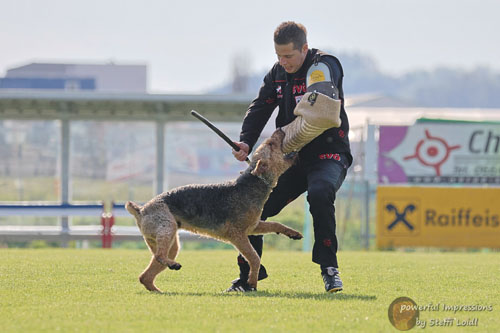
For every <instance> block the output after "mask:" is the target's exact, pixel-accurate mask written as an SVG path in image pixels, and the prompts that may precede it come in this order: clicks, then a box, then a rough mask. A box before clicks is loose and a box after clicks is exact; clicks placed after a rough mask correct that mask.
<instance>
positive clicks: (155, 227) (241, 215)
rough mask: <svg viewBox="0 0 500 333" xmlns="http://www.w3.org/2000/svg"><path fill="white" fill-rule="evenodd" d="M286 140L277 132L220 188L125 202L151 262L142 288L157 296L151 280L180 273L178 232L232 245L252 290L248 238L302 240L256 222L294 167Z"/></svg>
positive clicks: (253, 262) (254, 273)
mask: <svg viewBox="0 0 500 333" xmlns="http://www.w3.org/2000/svg"><path fill="white" fill-rule="evenodd" d="M284 136H285V134H284V132H283V131H281V130H280V129H278V130H276V131H275V132H274V133H273V135H272V136H271V137H270V138H268V139H266V140H265V141H264V142H263V143H262V144H261V145H260V146H259V147H258V148H257V150H256V151H255V153H254V154H253V157H252V162H251V163H250V166H249V167H248V168H247V169H246V170H245V171H244V172H243V173H242V174H241V175H240V176H239V177H238V178H237V179H236V180H233V181H229V182H226V183H221V184H210V185H187V186H182V187H178V188H175V189H173V190H171V191H168V192H165V193H162V194H160V195H158V196H156V197H155V198H153V199H152V200H151V201H149V202H148V203H146V204H145V205H144V206H142V207H140V206H139V205H137V204H135V203H133V202H130V201H129V202H127V204H126V205H125V207H126V208H127V210H128V211H129V212H130V213H131V214H132V215H134V217H135V219H136V221H137V225H138V226H139V229H140V230H141V233H142V235H143V236H144V240H145V241H146V243H147V245H148V246H149V248H150V249H151V252H152V253H153V257H152V258H151V262H150V263H149V266H148V267H147V268H146V270H145V271H144V272H143V273H142V274H141V275H140V277H139V280H140V282H141V283H142V284H143V285H144V286H145V287H146V289H148V290H150V291H160V290H159V289H158V288H157V287H156V286H155V284H154V280H155V277H156V276H157V275H158V274H159V273H160V272H161V271H163V270H164V269H165V268H166V267H168V268H170V269H175V270H178V269H180V268H181V265H180V264H179V263H177V262H176V261H175V258H176V256H177V253H178V251H179V239H178V235H177V230H178V229H185V230H188V231H191V232H194V233H197V234H202V235H206V236H210V237H212V238H215V239H218V240H221V241H224V242H228V243H231V244H232V245H233V246H234V247H235V248H236V249H237V250H238V251H239V252H240V253H241V254H242V255H243V256H244V257H245V259H246V260H247V261H248V263H249V265H250V273H249V277H248V284H249V285H250V287H252V288H253V289H255V290H256V288H257V277H258V273H259V268H260V258H259V256H258V255H257V252H255V250H254V248H253V247H252V245H251V244H250V242H249V240H248V235H256V234H266V233H278V234H284V235H286V236H288V237H290V238H292V239H301V238H302V234H301V233H300V232H298V231H296V230H293V229H291V228H288V227H287V226H285V225H283V224H281V223H277V222H265V221H261V220H260V215H261V213H262V208H263V206H264V203H265V202H266V201H267V198H268V197H269V194H270V193H271V191H272V190H273V188H274V187H275V186H276V184H277V181H278V178H279V176H280V175H281V174H282V173H283V172H285V171H286V170H287V169H288V168H289V167H290V166H291V165H292V164H293V163H294V162H295V155H290V154H289V155H284V154H283V150H282V143H283V138H284Z"/></svg>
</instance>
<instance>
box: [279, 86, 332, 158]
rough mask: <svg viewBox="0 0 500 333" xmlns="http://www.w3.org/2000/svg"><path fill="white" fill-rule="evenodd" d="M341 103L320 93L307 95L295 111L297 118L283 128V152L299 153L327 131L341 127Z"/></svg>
mask: <svg viewBox="0 0 500 333" xmlns="http://www.w3.org/2000/svg"><path fill="white" fill-rule="evenodd" d="M340 103H341V102H340V100H336V99H333V98H330V97H328V96H326V95H323V94H321V93H318V92H308V93H306V94H305V95H304V96H303V97H302V99H301V100H300V102H299V104H297V106H296V107H295V109H294V110H293V113H294V114H295V115H296V116H297V118H295V120H294V121H292V122H291V123H290V124H288V125H286V126H284V127H282V128H281V129H282V130H283V131H284V132H285V138H284V140H283V152H284V153H290V152H292V151H299V150H300V149H301V148H302V147H304V146H305V145H306V144H308V143H309V142H311V141H312V140H314V139H315V138H316V137H318V136H319V135H320V134H321V133H323V132H324V131H326V130H327V129H330V128H332V127H340V124H341V120H340Z"/></svg>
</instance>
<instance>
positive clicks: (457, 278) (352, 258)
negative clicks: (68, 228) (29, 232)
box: [0, 249, 500, 332]
mask: <svg viewBox="0 0 500 333" xmlns="http://www.w3.org/2000/svg"><path fill="white" fill-rule="evenodd" d="M235 257H236V252H235V251H181V253H180V255H179V258H178V261H179V262H180V263H181V264H182V265H183V268H182V269H181V270H180V271H175V272H173V271H166V272H164V273H162V274H161V275H160V276H159V277H158V279H157V285H158V287H159V288H161V289H163V290H164V291H165V293H164V294H154V293H149V292H147V291H146V290H145V289H144V288H143V287H142V286H141V285H140V284H139V282H138V281H137V276H138V275H139V274H140V272H141V271H142V270H143V269H144V267H145V266H146V264H147V262H148V260H149V253H148V252H147V251H146V250H116V249H113V250H97V249H96V250H72V249H44V250H32V249H2V250H0V263H1V264H0V330H1V331H2V332H33V331H37V332H38V331H50V332H53V331H63V332H68V331H93V332H132V331H136V332H334V331H336V332H345V331H363V332H367V331H368V332H391V331H396V330H395V329H394V328H392V326H391V325H390V323H389V321H388V318H387V309H388V306H389V304H390V303H391V302H392V301H393V300H394V299H395V298H397V297H400V296H407V297H410V298H412V299H413V300H415V301H416V302H417V304H419V305H425V304H429V303H433V304H436V303H441V304H444V303H446V304H450V305H474V304H480V305H492V306H493V311H492V312H469V313H468V312H457V313H456V314H453V313H449V312H444V311H440V312H422V313H421V315H420V318H421V319H423V320H429V319H431V318H446V317H456V318H459V319H466V318H475V317H477V318H479V326H478V327H476V328H465V329H463V330H464V331H471V330H472V331H478V332H479V331H480V332H488V331H489V332H494V331H498V330H499V329H500V316H499V312H498V311H499V310H500V288H498V275H497V274H498V272H499V271H500V269H499V268H500V260H499V259H500V254H499V253H421V252H419V253H417V252H414V253H405V252H340V253H339V257H340V258H339V259H340V262H341V272H342V278H343V281H344V284H345V290H344V291H343V292H342V293H339V294H327V293H325V292H324V291H323V283H322V280H321V277H320V275H319V272H318V267H317V266H316V265H315V264H313V263H311V261H310V257H311V254H310V253H302V252H279V251H267V252H265V253H264V258H263V263H264V264H265V265H266V267H267V269H268V272H269V274H270V277H269V278H268V279H267V280H264V281H262V282H260V283H259V291H258V292H256V293H250V294H244V295H232V294H230V295H227V294H222V293H221V290H222V289H224V288H226V287H227V286H228V282H229V281H230V280H231V279H233V278H234V277H235V276H236V275H237V267H236V264H235V261H236V258H235ZM458 329H459V328H457V327H456V326H454V327H451V328H440V329H439V330H440V331H441V330H442V331H456V330H458ZM414 330H417V328H414Z"/></svg>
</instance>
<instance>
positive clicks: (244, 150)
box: [233, 142, 250, 162]
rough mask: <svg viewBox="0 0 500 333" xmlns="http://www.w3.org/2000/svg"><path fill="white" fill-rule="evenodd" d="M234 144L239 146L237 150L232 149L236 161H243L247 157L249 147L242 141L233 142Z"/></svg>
mask: <svg viewBox="0 0 500 333" xmlns="http://www.w3.org/2000/svg"><path fill="white" fill-rule="evenodd" d="M234 144H235V145H237V146H238V147H240V150H239V151H236V150H234V149H233V155H234V157H236V159H237V160H238V161H242V162H243V161H245V159H246V158H247V157H248V152H249V151H250V147H249V146H248V145H247V144H246V143H244V142H235V143H234Z"/></svg>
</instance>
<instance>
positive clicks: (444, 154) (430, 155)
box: [404, 130, 461, 176]
mask: <svg viewBox="0 0 500 333" xmlns="http://www.w3.org/2000/svg"><path fill="white" fill-rule="evenodd" d="M425 136H426V138H425V139H422V140H420V141H419V142H418V144H417V146H416V148H415V153H414V154H413V155H410V156H406V157H405V158H404V160H405V161H406V160H410V159H412V158H416V159H418V161H419V162H420V163H421V164H423V165H425V166H430V167H433V168H434V170H436V176H441V165H442V164H443V163H444V162H446V160H447V159H448V157H450V152H451V151H452V150H454V149H458V148H460V147H461V146H460V145H456V146H450V145H448V143H447V142H446V141H444V140H443V139H442V138H439V137H436V136H432V135H431V134H430V133H429V131H428V130H425Z"/></svg>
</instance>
